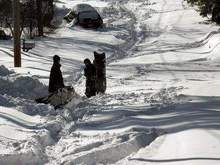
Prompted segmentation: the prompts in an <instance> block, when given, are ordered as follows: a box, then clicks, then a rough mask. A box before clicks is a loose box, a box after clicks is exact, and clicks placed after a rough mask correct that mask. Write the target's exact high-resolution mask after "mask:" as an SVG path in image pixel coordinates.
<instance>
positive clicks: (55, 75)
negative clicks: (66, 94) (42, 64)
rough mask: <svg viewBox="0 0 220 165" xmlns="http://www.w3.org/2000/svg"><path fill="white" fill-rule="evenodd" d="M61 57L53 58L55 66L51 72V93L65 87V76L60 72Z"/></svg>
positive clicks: (55, 56)
mask: <svg viewBox="0 0 220 165" xmlns="http://www.w3.org/2000/svg"><path fill="white" fill-rule="evenodd" d="M60 67H61V65H60V57H59V56H58V55H54V56H53V66H52V68H51V71H50V80H49V89H48V91H49V92H50V93H54V92H56V91H57V90H58V89H60V88H63V87H64V83H63V76H62V72H61V70H60Z"/></svg>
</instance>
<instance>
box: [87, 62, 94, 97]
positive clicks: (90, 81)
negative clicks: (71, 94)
mask: <svg viewBox="0 0 220 165" xmlns="http://www.w3.org/2000/svg"><path fill="white" fill-rule="evenodd" d="M84 64H85V66H86V67H85V69H84V76H85V77H86V92H85V95H86V96H87V97H91V96H95V95H96V88H95V81H96V69H95V66H94V65H93V64H92V63H91V61H90V60H89V59H88V58H87V59H85V60H84Z"/></svg>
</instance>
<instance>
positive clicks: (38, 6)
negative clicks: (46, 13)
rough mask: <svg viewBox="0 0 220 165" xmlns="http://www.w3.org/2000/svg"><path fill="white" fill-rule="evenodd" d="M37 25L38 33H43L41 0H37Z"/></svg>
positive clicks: (41, 34) (40, 34)
mask: <svg viewBox="0 0 220 165" xmlns="http://www.w3.org/2000/svg"><path fill="white" fill-rule="evenodd" d="M37 14H38V16H37V26H38V35H39V36H43V35H44V25H43V12H42V0H37Z"/></svg>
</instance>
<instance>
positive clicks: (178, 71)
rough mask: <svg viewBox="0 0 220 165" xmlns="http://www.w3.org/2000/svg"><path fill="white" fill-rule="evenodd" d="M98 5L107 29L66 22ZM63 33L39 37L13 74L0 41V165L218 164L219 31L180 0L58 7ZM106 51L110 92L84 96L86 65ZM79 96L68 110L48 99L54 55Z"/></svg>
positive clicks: (68, 1)
mask: <svg viewBox="0 0 220 165" xmlns="http://www.w3.org/2000/svg"><path fill="white" fill-rule="evenodd" d="M82 2H83V3H89V4H91V5H93V6H95V7H96V8H97V9H98V10H99V12H100V13H101V15H102V16H103V18H104V23H105V26H104V28H102V29H97V30H91V29H82V28H80V27H71V26H70V25H67V24H65V23H61V21H60V20H59V18H60V17H61V16H62V14H65V12H66V11H67V8H71V7H72V6H74V5H75V4H78V3H82ZM56 5H57V7H58V8H57V9H56V11H58V12H59V14H58V15H57V17H56V19H57V20H56V19H55V20H54V21H55V22H56V23H60V25H59V28H58V29H57V30H56V31H55V32H54V33H53V34H49V35H48V36H47V37H45V38H38V39H36V41H35V43H36V48H34V49H33V50H31V51H29V52H28V53H25V52H22V67H21V68H13V50H12V42H11V41H7V42H5V41H0V56H1V58H0V65H1V66H0V149H1V152H0V164H9V165H11V164H28V165H29V164H48V165H49V164H54V165H55V164H74V165H75V164H86V165H90V164H91V165H93V164H118V165H119V164H120V165H122V164H123V165H128V164H132V165H133V164H135V165H139V164H167V165H168V164H169V165H170V164H175V165H176V164H181V165H182V164H184V165H185V164H187V165H196V164H198V165H207V164H212V165H214V164H216V165H218V164H220V157H219V155H220V130H219V128H220V123H219V118H220V90H219V88H220V65H219V61H220V54H219V52H220V31H219V30H218V29H219V27H218V26H216V25H214V24H210V23H207V21H206V19H204V18H202V17H201V16H199V14H198V13H197V12H196V10H195V9H194V8H192V7H190V6H188V5H187V4H186V2H184V1H183V0H172V1H169V0H123V1H118V0H60V1H59V2H57V4H56ZM97 49H102V50H103V51H105V52H106V54H107V91H106V94H104V95H98V96H95V97H93V98H90V99H87V98H85V96H84V90H85V87H84V86H85V78H84V77H83V60H84V59H85V58H90V59H93V51H95V50H97ZM54 54H57V55H59V56H60V57H61V64H62V68H61V69H62V71H63V75H64V78H65V84H66V85H72V86H74V88H75V90H76V91H77V93H78V94H80V96H79V97H77V98H74V99H73V100H72V101H71V104H69V105H68V106H67V107H65V108H63V109H56V110H55V109H54V108H53V107H52V106H50V105H45V104H36V103H35V102H34V100H33V99H34V98H36V97H39V96H44V95H46V94H47V85H48V77H49V71H50V67H51V65H52V56H53V55H54Z"/></svg>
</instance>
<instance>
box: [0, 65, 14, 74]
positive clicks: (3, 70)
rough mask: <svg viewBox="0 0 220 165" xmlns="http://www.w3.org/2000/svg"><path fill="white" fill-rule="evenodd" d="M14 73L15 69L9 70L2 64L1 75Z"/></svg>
mask: <svg viewBox="0 0 220 165" xmlns="http://www.w3.org/2000/svg"><path fill="white" fill-rule="evenodd" d="M12 73H14V72H13V71H10V70H8V69H7V68H6V67H5V66H4V65H1V66H0V76H7V75H9V74H12Z"/></svg>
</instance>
